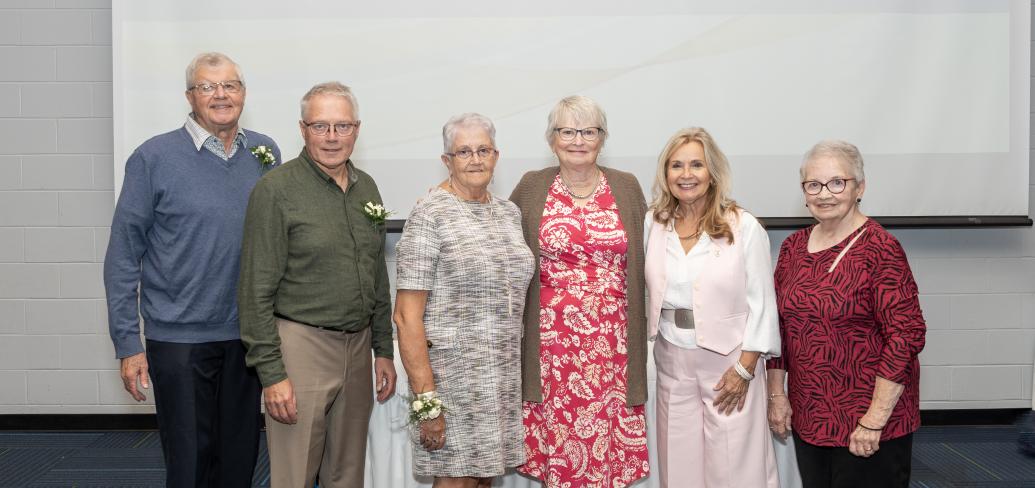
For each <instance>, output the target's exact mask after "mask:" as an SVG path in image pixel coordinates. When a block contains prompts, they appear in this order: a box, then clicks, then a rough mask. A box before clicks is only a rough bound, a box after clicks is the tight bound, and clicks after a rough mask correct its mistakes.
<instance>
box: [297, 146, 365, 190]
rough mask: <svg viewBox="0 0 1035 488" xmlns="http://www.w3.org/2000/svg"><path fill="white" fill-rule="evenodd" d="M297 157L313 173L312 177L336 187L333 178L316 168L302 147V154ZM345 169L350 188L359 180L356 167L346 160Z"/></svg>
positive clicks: (349, 160)
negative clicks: (346, 169)
mask: <svg viewBox="0 0 1035 488" xmlns="http://www.w3.org/2000/svg"><path fill="white" fill-rule="evenodd" d="M298 157H299V158H302V161H305V163H306V166H307V167H309V169H310V170H312V171H313V175H314V176H316V177H317V178H319V179H320V180H322V181H325V182H329V183H332V184H334V185H335V186H337V185H338V184H337V183H336V182H335V181H334V178H332V177H331V175H329V174H327V173H324V172H323V170H322V169H320V167H319V166H317V165H316V163H315V162H313V159H312V158H311V157H310V156H309V151H306V149H305V148H304V147H303V148H302V152H301V153H300V154H299V155H298ZM345 167H346V168H348V170H349V171H348V173H349V175H348V179H349V186H351V185H352V184H353V183H355V182H356V180H358V179H359V175H358V174H356V165H355V164H352V159H346V160H345Z"/></svg>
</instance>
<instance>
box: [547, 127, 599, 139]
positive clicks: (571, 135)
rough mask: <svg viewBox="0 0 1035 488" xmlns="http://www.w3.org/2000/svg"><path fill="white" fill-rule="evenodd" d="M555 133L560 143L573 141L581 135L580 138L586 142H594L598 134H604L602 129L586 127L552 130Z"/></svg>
mask: <svg viewBox="0 0 1035 488" xmlns="http://www.w3.org/2000/svg"><path fill="white" fill-rule="evenodd" d="M554 130H555V131H557V135H558V136H559V137H560V138H561V140H562V141H572V140H575V136H577V135H579V134H582V138H583V139H585V140H587V141H595V140H597V138H598V137H600V134H603V133H604V129H601V128H600V127H586V128H585V129H574V128H571V127H558V128H556V129H554Z"/></svg>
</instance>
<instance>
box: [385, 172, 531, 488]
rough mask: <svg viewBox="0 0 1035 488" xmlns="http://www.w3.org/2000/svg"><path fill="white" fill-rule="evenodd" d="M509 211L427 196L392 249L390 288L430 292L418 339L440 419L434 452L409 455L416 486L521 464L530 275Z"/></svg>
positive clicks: (504, 204)
mask: <svg viewBox="0 0 1035 488" xmlns="http://www.w3.org/2000/svg"><path fill="white" fill-rule="evenodd" d="M520 219H521V215H520V212H519V211H518V208H517V206H516V205H514V204H513V203H511V202H509V201H506V200H501V199H498V198H496V197H495V196H493V197H491V199H490V203H487V204H486V203H476V202H467V201H461V200H459V199H458V198H457V197H456V196H454V195H453V194H451V193H449V192H447V191H445V190H442V189H440V188H435V189H434V190H432V191H431V192H430V193H429V194H428V196H427V197H425V198H424V199H423V200H422V201H420V202H419V203H418V204H417V206H416V207H415V208H414V209H413V212H411V213H410V217H409V219H407V221H406V227H405V228H404V229H403V234H402V237H401V238H400V239H399V243H398V245H397V246H396V254H397V269H398V276H397V280H396V281H397V288H398V289H400V290H428V291H429V292H430V293H429V294H428V303H427V306H426V308H425V311H424V330H425V335H426V336H427V339H428V341H429V343H430V344H431V347H430V348H429V349H428V354H429V356H430V359H431V370H432V373H433V374H434V379H435V390H436V392H438V395H439V397H440V398H441V399H442V402H443V404H444V405H445V407H446V409H447V413H446V414H445V418H446V442H445V445H444V446H443V447H442V449H439V450H436V451H430V452H429V451H426V450H425V449H424V448H422V447H420V446H415V447H414V459H413V465H414V468H413V471H414V474H416V475H418V476H440V477H441V476H445V477H460V476H473V477H491V476H499V475H502V474H503V471H504V469H505V468H508V467H514V466H518V465H520V464H522V463H524V462H525V451H524V443H523V441H524V428H523V426H522V422H521V334H522V330H523V329H522V320H521V319H522V310H524V306H525V293H526V291H527V289H528V283H529V281H530V280H531V278H532V272H533V268H534V264H533V258H532V252H531V251H530V250H529V249H528V246H527V245H525V241H524V238H523V237H522V234H521V221H520Z"/></svg>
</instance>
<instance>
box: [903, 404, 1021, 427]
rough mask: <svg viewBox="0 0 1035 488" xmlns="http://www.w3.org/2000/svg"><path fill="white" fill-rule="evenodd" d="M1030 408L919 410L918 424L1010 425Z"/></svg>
mask: <svg viewBox="0 0 1035 488" xmlns="http://www.w3.org/2000/svg"><path fill="white" fill-rule="evenodd" d="M1027 412H1031V409H1030V408H987V409H986V408H982V409H966V410H964V409H960V410H921V411H920V425H1012V424H1013V423H1015V422H1017V420H1018V418H1019V417H1020V416H1021V415H1024V414H1025V413H1027Z"/></svg>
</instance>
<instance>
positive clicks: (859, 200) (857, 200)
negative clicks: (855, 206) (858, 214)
mask: <svg viewBox="0 0 1035 488" xmlns="http://www.w3.org/2000/svg"><path fill="white" fill-rule="evenodd" d="M862 202H863V199H862V198H856V199H855V203H862Z"/></svg>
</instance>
